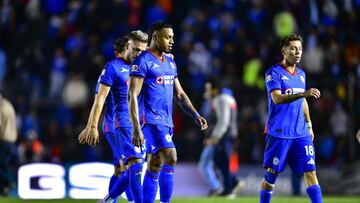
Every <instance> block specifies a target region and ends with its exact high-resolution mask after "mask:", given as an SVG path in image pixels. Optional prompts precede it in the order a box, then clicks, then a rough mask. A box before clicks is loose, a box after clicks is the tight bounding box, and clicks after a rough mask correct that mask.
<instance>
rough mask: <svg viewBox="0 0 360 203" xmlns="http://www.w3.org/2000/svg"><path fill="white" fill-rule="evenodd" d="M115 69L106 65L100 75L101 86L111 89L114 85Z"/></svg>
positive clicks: (110, 65)
mask: <svg viewBox="0 0 360 203" xmlns="http://www.w3.org/2000/svg"><path fill="white" fill-rule="evenodd" d="M115 74H116V72H115V69H114V66H113V65H112V64H109V63H108V64H106V65H105V69H104V70H103V72H102V73H101V75H100V82H99V83H101V84H103V85H106V86H109V87H111V86H112V85H113V84H114V81H115Z"/></svg>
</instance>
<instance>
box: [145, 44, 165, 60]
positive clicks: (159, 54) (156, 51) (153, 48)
mask: <svg viewBox="0 0 360 203" xmlns="http://www.w3.org/2000/svg"><path fill="white" fill-rule="evenodd" d="M148 51H150V52H151V53H153V54H154V55H155V56H157V57H159V58H162V55H163V52H162V51H160V50H159V49H157V48H156V45H155V44H150V46H149V48H148Z"/></svg>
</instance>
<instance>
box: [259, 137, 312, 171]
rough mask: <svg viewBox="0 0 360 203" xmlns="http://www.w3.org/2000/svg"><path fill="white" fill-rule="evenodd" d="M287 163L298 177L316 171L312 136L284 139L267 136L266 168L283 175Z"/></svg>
mask: <svg viewBox="0 0 360 203" xmlns="http://www.w3.org/2000/svg"><path fill="white" fill-rule="evenodd" d="M286 163H288V164H289V166H290V168H291V170H292V171H293V172H294V174H295V175H297V176H300V175H302V174H303V173H304V172H307V171H315V170H316V167H315V149H314V145H313V142H312V139H311V137H310V136H306V137H301V138H295V139H282V138H277V137H274V136H271V135H266V147H265V152H264V167H265V168H271V169H273V170H274V171H275V172H277V173H281V172H283V171H284V169H285V166H286Z"/></svg>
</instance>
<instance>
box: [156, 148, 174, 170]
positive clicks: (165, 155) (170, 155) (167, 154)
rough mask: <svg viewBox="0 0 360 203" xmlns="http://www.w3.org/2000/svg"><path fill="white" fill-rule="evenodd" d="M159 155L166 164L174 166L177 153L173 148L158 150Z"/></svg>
mask: <svg viewBox="0 0 360 203" xmlns="http://www.w3.org/2000/svg"><path fill="white" fill-rule="evenodd" d="M160 156H161V158H162V160H163V162H164V164H166V165H170V166H175V165H176V163H177V154H176V150H175V149H174V148H171V149H164V150H162V151H160Z"/></svg>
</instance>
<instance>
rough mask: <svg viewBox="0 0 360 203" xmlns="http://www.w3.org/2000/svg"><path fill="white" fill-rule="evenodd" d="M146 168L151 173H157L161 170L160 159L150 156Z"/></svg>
mask: <svg viewBox="0 0 360 203" xmlns="http://www.w3.org/2000/svg"><path fill="white" fill-rule="evenodd" d="M148 164H149V165H148V168H149V170H150V171H151V172H157V173H159V172H160V170H161V159H160V157H159V156H151V158H150V159H149V160H148Z"/></svg>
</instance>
